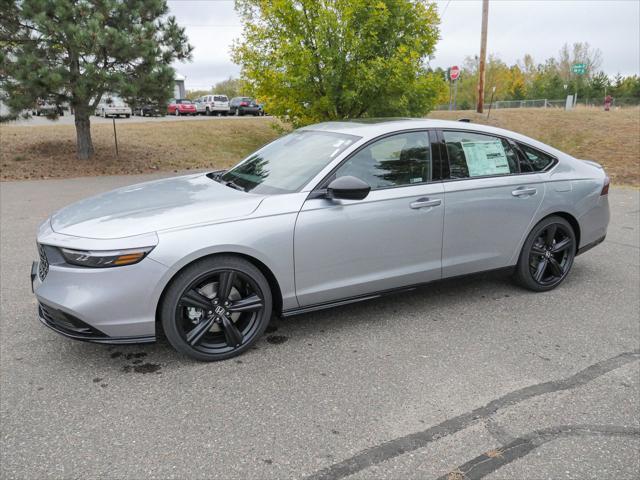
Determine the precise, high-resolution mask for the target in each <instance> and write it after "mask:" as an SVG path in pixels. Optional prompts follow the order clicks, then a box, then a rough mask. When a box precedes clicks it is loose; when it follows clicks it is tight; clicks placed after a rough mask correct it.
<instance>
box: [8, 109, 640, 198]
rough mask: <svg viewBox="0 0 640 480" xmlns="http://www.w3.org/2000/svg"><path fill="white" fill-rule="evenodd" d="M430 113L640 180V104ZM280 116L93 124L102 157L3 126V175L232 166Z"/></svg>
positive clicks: (59, 137) (71, 142) (265, 137)
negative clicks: (519, 136)
mask: <svg viewBox="0 0 640 480" xmlns="http://www.w3.org/2000/svg"><path fill="white" fill-rule="evenodd" d="M429 117H430V118H443V119H453V120H455V119H459V118H461V117H465V118H470V119H471V120H472V121H474V122H478V123H489V124H491V125H495V126H499V127H503V128H506V129H509V130H514V131H516V132H520V133H523V134H525V135H528V136H531V137H534V138H536V139H538V140H541V141H542V142H545V143H548V144H550V145H553V146H554V147H556V148H558V149H560V150H563V151H566V152H567V153H569V154H571V155H574V156H576V157H578V158H584V159H590V160H595V161H597V162H599V163H601V164H602V165H604V166H605V168H606V169H607V172H608V174H609V176H610V177H611V179H612V181H613V183H615V184H627V185H635V186H638V185H640V109H638V108H631V109H624V110H618V111H612V112H604V111H602V110H599V109H578V110H575V111H572V112H565V111H563V110H543V109H511V110H494V111H493V112H491V118H490V119H489V121H487V119H486V114H485V115H477V114H475V113H474V112H464V111H462V112H460V111H459V112H433V113H432V114H431V115H430V116H429ZM274 122H275V120H271V119H267V118H256V119H249V118H247V119H242V120H240V121H238V120H237V119H215V120H212V121H193V120H186V119H183V120H179V121H166V122H149V123H126V121H120V122H118V144H119V150H120V155H119V157H116V155H115V149H114V143H113V127H112V126H111V125H110V124H100V125H93V126H92V131H93V140H94V145H95V148H96V158H95V159H94V160H93V161H80V160H77V159H76V158H75V130H74V127H73V126H72V125H52V126H48V125H47V126H8V125H2V126H0V165H1V167H2V169H1V175H0V178H1V179H2V180H15V179H27V178H51V177H80V176H90V175H113V174H133V173H145V172H155V171H183V170H190V169H205V168H210V169H216V168H223V167H228V166H230V165H232V164H234V163H235V162H236V161H238V160H239V159H241V158H242V157H243V156H245V155H246V154H248V153H250V152H251V151H253V150H255V149H256V148H257V147H259V146H261V145H264V144H265V143H267V142H269V141H270V140H272V139H273V138H275V137H277V136H278V132H277V130H276V129H274V128H273V123H274Z"/></svg>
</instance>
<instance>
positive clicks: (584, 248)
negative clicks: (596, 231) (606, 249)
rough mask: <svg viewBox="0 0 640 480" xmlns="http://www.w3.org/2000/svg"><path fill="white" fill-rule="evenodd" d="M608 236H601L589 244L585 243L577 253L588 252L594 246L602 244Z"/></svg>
mask: <svg viewBox="0 0 640 480" xmlns="http://www.w3.org/2000/svg"><path fill="white" fill-rule="evenodd" d="M606 237H607V236H606V235H604V236H602V237H601V238H599V239H597V240H596V241H594V242H591V243H588V244H587V245H583V246H582V247H581V248H579V249H578V251H577V252H576V255H582V254H583V253H584V252H588V251H589V250H591V249H592V248H593V247H597V246H598V245H600V244H601V243H602V242H604V239H605V238H606Z"/></svg>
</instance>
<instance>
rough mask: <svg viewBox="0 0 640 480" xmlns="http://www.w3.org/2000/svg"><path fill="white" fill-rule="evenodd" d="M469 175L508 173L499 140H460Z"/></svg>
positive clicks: (504, 155) (505, 155)
mask: <svg viewBox="0 0 640 480" xmlns="http://www.w3.org/2000/svg"><path fill="white" fill-rule="evenodd" d="M461 144H462V149H463V150H464V156H465V157H466V159H467V167H468V168H469V176H470V177H480V176H483V175H504V174H509V173H510V171H509V162H508V161H507V154H506V152H505V151H504V147H503V145H502V142H501V141H500V140H490V141H485V142H461Z"/></svg>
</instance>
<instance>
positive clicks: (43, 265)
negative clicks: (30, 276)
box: [38, 244, 49, 280]
mask: <svg viewBox="0 0 640 480" xmlns="http://www.w3.org/2000/svg"><path fill="white" fill-rule="evenodd" d="M38 253H39V254H40V262H39V264H38V277H40V280H44V279H45V277H46V276H47V273H49V260H47V252H45V251H44V247H43V246H42V245H40V244H38Z"/></svg>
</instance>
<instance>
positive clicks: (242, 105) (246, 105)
mask: <svg viewBox="0 0 640 480" xmlns="http://www.w3.org/2000/svg"><path fill="white" fill-rule="evenodd" d="M240 106H241V107H248V106H249V104H248V103H247V102H240Z"/></svg>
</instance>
